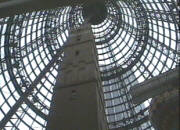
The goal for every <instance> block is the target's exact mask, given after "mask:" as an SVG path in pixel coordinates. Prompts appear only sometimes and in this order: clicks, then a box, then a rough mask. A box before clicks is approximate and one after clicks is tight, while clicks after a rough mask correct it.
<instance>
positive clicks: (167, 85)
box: [130, 67, 179, 104]
mask: <svg viewBox="0 0 180 130" xmlns="http://www.w3.org/2000/svg"><path fill="white" fill-rule="evenodd" d="M177 87H179V67H177V68H175V69H173V70H170V71H168V72H165V73H163V74H160V75H158V76H156V77H153V78H151V79H149V80H146V81H144V82H142V83H140V84H137V85H135V86H134V87H132V88H131V89H130V94H131V96H132V99H133V102H134V103H135V104H139V103H141V102H143V101H145V100H147V99H149V98H152V97H154V96H157V95H159V94H161V93H164V92H165V91H168V90H170V89H173V88H177Z"/></svg>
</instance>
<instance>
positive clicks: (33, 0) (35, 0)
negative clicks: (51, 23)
mask: <svg viewBox="0 0 180 130" xmlns="http://www.w3.org/2000/svg"><path fill="white" fill-rule="evenodd" d="M97 1H102V2H104V1H105V0H7V1H3V2H0V18H1V17H7V16H12V15H15V14H22V13H26V12H32V11H38V10H45V9H53V8H57V7H63V6H74V5H78V4H83V3H88V2H97Z"/></svg>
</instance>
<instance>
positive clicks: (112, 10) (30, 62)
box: [0, 0, 180, 130]
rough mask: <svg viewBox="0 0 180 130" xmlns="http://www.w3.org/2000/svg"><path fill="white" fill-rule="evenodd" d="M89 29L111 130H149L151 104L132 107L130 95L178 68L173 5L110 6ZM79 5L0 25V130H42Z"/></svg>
mask: <svg viewBox="0 0 180 130" xmlns="http://www.w3.org/2000/svg"><path fill="white" fill-rule="evenodd" d="M106 8H107V17H106V19H105V20H104V21H103V22H102V23H100V24H98V25H92V30H93V34H94V37H95V41H96V48H97V52H98V62H99V67H100V71H101V79H102V86H103V92H104V97H105V99H104V100H105V110H106V113H105V114H106V116H107V121H108V125H109V129H114V128H119V127H120V128H124V129H128V130H129V129H133V130H141V129H142V130H145V129H153V128H152V126H151V124H150V122H149V120H148V114H149V113H148V108H149V102H150V100H151V99H149V100H147V101H145V102H143V103H142V104H137V105H134V104H133V103H132V97H131V95H130V94H129V89H130V88H131V87H132V86H134V85H136V84H138V83H140V82H143V81H144V80H147V79H150V78H152V77H154V76H157V75H159V74H161V73H164V72H166V71H168V70H170V69H173V68H175V67H176V65H177V64H178V60H179V59H178V55H179V53H180V52H179V51H178V42H179V39H178V38H179V32H178V31H179V28H178V24H179V21H178V19H179V16H178V8H177V1H174V0H109V1H107V2H106ZM82 10H83V8H82V5H77V6H73V7H70V6H69V7H59V8H56V9H51V10H43V11H36V12H31V13H25V14H20V15H15V16H12V17H6V18H0V121H1V122H0V129H1V128H3V129H5V130H9V129H11V130H18V129H20V130H25V129H33V130H40V129H45V128H46V123H47V116H48V113H49V108H50V104H51V98H52V93H53V88H54V86H55V82H56V76H57V73H58V65H59V63H60V62H63V60H62V57H63V56H64V55H63V46H64V45H65V44H66V42H67V39H68V37H69V30H71V29H72V28H77V27H79V26H80V25H81V24H82V23H83V22H84V19H83V16H82Z"/></svg>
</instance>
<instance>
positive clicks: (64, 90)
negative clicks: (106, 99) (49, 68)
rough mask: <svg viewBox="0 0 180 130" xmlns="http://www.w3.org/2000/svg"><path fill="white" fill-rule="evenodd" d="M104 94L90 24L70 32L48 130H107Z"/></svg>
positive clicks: (54, 95)
mask: <svg viewBox="0 0 180 130" xmlns="http://www.w3.org/2000/svg"><path fill="white" fill-rule="evenodd" d="M102 96H103V93H102V88H101V80H100V73H99V70H98V63H97V53H96V48H95V41H94V38H93V34H92V30H91V27H90V25H88V24H84V25H82V26H81V27H80V28H79V29H76V30H72V31H71V32H70V38H69V41H68V43H67V45H66V46H65V49H64V60H63V62H62V63H61V64H60V72H59V74H58V77H57V82H56V87H55V90H54V94H53V99H52V104H51V109H50V114H49V119H48V123H47V129H48V130H106V129H107V124H106V119H105V112H104V104H103V100H102V99H103V98H102Z"/></svg>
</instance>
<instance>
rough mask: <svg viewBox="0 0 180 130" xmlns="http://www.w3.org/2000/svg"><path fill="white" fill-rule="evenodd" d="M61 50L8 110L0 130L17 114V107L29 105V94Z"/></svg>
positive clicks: (58, 51) (54, 61)
mask: <svg viewBox="0 0 180 130" xmlns="http://www.w3.org/2000/svg"><path fill="white" fill-rule="evenodd" d="M62 50H63V49H62V48H61V49H59V50H57V53H56V54H55V55H54V56H53V59H52V60H51V61H50V62H49V63H48V64H47V66H46V67H45V68H44V69H43V70H42V71H41V73H40V74H39V75H38V76H37V77H36V79H35V80H34V81H33V82H32V84H31V85H30V86H29V87H28V89H27V90H26V91H25V92H24V94H23V95H20V96H21V97H20V98H19V99H18V100H17V102H16V103H15V104H14V105H13V107H12V108H11V109H10V110H9V112H8V113H7V114H6V115H5V117H4V118H3V119H2V120H1V122H0V130H1V129H3V128H4V127H5V125H6V124H7V122H8V121H9V120H10V119H11V117H12V116H13V115H14V114H15V113H16V112H17V110H18V109H19V107H20V106H21V105H22V104H23V102H25V103H26V104H27V105H31V104H29V100H28V99H27V98H28V96H29V95H30V94H31V92H32V91H33V89H34V88H35V87H36V86H37V85H38V83H39V82H40V81H41V80H42V78H43V77H44V76H45V75H46V73H47V72H48V71H49V70H50V68H51V67H52V66H53V65H54V64H55V63H56V62H57V61H58V59H59V57H60V56H61V54H62V52H63V51H62Z"/></svg>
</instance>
